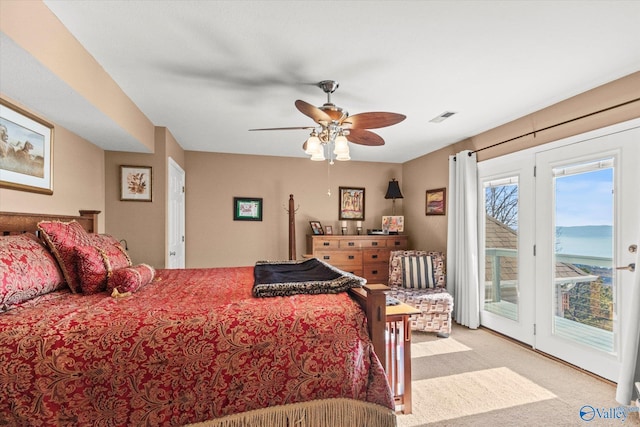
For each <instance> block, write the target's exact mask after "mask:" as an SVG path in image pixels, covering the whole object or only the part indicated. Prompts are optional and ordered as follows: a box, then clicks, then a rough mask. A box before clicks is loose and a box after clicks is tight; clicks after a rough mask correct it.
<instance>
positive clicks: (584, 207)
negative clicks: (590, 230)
mask: <svg viewBox="0 0 640 427" xmlns="http://www.w3.org/2000/svg"><path fill="white" fill-rule="evenodd" d="M612 182H613V169H611V168H608V169H600V170H595V171H592V172H585V173H579V174H575V175H568V176H561V177H558V178H556V226H562V227H571V226H577V225H613V197H612V194H611V191H612V189H613V183H612Z"/></svg>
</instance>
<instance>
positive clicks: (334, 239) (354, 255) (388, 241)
mask: <svg viewBox="0 0 640 427" xmlns="http://www.w3.org/2000/svg"><path fill="white" fill-rule="evenodd" d="M406 248H407V236H406V235H359V236H351V235H347V236H343V235H331V236H327V235H307V254H309V255H311V256H313V257H315V258H318V259H321V260H323V261H325V262H327V263H329V264H331V265H333V266H334V267H337V268H339V269H341V270H344V271H347V272H349V273H353V274H355V275H357V276H361V277H364V278H365V279H367V282H368V283H382V284H385V285H386V284H387V283H388V282H389V253H390V252H391V251H396V250H402V249H406Z"/></svg>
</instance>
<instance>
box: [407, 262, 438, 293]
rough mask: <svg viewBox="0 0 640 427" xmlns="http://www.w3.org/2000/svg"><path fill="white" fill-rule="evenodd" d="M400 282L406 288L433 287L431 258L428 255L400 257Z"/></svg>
mask: <svg viewBox="0 0 640 427" xmlns="http://www.w3.org/2000/svg"><path fill="white" fill-rule="evenodd" d="M401 262H402V283H403V286H404V287H405V288H408V289H429V288H434V287H435V283H436V282H435V278H434V276H433V259H432V258H431V257H430V256H426V255H422V256H406V257H402V261H401Z"/></svg>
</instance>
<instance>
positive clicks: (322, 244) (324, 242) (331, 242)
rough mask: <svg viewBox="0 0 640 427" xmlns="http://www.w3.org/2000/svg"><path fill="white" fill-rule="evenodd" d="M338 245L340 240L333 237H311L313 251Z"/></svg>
mask: <svg viewBox="0 0 640 427" xmlns="http://www.w3.org/2000/svg"><path fill="white" fill-rule="evenodd" d="M339 247H340V241H339V240H335V239H322V238H315V239H313V251H314V252H315V251H321V250H323V249H338V248H339Z"/></svg>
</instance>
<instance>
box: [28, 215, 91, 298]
mask: <svg viewBox="0 0 640 427" xmlns="http://www.w3.org/2000/svg"><path fill="white" fill-rule="evenodd" d="M38 229H39V230H40V231H41V233H42V236H43V237H44V240H45V241H46V242H47V245H48V246H49V249H50V250H51V252H52V253H53V255H54V256H55V257H56V259H57V260H58V264H60V268H61V269H62V274H63V275H64V278H65V280H66V281H67V284H68V285H69V288H71V292H74V293H80V292H81V291H82V289H81V288H80V281H79V280H78V273H77V271H76V251H75V247H76V246H86V245H90V244H91V238H90V235H89V233H87V232H86V230H85V229H84V228H82V226H81V225H80V224H79V223H78V222H77V221H71V222H61V221H40V222H39V223H38Z"/></svg>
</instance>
